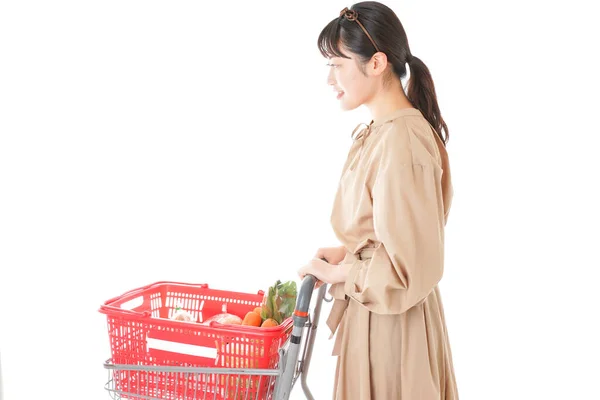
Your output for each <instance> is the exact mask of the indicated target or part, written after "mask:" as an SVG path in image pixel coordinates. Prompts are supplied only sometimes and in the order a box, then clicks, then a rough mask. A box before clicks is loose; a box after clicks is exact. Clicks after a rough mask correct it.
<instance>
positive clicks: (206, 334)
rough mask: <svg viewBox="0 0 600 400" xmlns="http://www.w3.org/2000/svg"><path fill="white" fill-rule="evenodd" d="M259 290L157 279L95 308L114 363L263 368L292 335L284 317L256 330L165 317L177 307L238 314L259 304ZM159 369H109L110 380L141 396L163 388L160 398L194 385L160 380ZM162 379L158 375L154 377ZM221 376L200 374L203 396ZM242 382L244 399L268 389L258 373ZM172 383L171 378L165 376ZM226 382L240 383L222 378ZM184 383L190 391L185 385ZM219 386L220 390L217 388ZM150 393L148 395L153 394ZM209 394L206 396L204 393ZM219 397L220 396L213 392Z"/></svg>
mask: <svg viewBox="0 0 600 400" xmlns="http://www.w3.org/2000/svg"><path fill="white" fill-rule="evenodd" d="M263 297H264V292H263V291H262V290H261V291H258V293H257V294H250V293H238V292H230V291H225V290H215V289H210V288H209V287H208V285H207V284H188V283H178V282H156V283H153V284H150V285H148V286H144V287H140V288H137V289H134V290H131V291H129V292H127V293H125V294H123V295H121V296H118V297H115V298H113V299H110V300H108V301H106V302H105V303H104V304H103V305H102V306H101V307H100V310H99V311H100V312H101V313H103V314H106V316H107V322H108V336H109V339H110V347H111V358H112V362H113V363H114V364H129V365H138V366H184V367H212V368H215V367H216V368H223V371H224V372H223V374H224V375H227V373H226V370H227V369H231V368H261V369H263V368H266V369H274V368H277V366H278V361H279V353H278V351H279V349H280V348H281V347H282V346H283V345H284V344H285V342H286V341H287V339H288V338H289V335H290V333H291V329H292V325H293V319H292V318H291V317H290V318H288V319H286V320H285V321H283V322H282V323H281V324H280V325H279V326H276V327H272V328H260V327H252V326H242V325H224V324H220V323H218V322H212V323H211V324H210V325H202V324H200V323H198V322H184V321H176V320H172V319H170V317H171V316H172V315H173V314H174V312H175V311H176V309H177V308H180V309H183V310H185V311H187V312H189V313H190V314H191V315H192V316H193V317H194V318H195V319H196V320H197V321H200V322H201V321H205V320H206V319H208V318H210V317H211V316H213V315H216V314H219V313H221V312H222V311H223V306H224V305H225V307H226V309H227V312H228V313H231V314H235V315H237V316H239V317H240V318H244V316H245V315H246V313H247V312H248V311H251V310H253V309H254V308H255V307H258V306H260V305H261V304H262V301H263ZM164 375H165V374H163V375H161V373H160V372H150V373H149V372H148V371H137V372H135V371H134V372H131V371H130V372H129V373H127V374H126V375H122V376H121V375H119V374H116V375H115V376H114V377H113V379H115V385H116V386H117V387H118V388H119V390H121V391H123V392H125V393H131V394H138V395H142V396H148V395H150V393H148V390H149V389H148V388H152V387H161V388H166V389H165V390H166V391H167V392H168V393H162V394H161V395H162V396H164V398H171V397H173V398H185V397H184V393H192V392H194V391H196V390H197V385H198V382H197V381H196V382H189V381H186V382H183V381H182V382H177V381H176V382H164V381H162V380H161V379H163V380H164V379H165V378H164ZM161 376H163V378H161ZM223 379H224V376H221V378H220V380H216V379H214V377H213V378H212V379H203V381H202V382H200V383H201V384H202V385H203V386H204V389H203V390H205V391H206V392H207V393H215V392H221V391H222V389H223V381H222V380H223ZM244 379H245V380H246V382H245V383H244V385H243V387H244V388H245V390H246V391H250V392H251V393H252V394H249V396H248V397H249V398H256V394H257V393H256V392H257V391H258V392H259V396H258V397H262V396H261V395H260V393H262V392H265V393H266V392H267V391H268V390H271V391H272V387H271V388H269V387H267V386H272V385H273V384H274V382H268V381H267V380H265V379H264V377H263V378H262V380H260V381H259V377H254V376H253V377H251V378H244ZM170 380H172V379H170ZM227 382H230V384H231V385H232V386H235V385H236V384H239V382H236V381H235V380H234V379H226V382H225V384H226V385H227V384H228V383H227ZM191 385H195V386H196V389H195V390H192V388H191V387H188V386H191ZM217 386H219V388H217ZM152 395H154V394H152ZM211 398H212V397H211ZM219 398H221V396H219Z"/></svg>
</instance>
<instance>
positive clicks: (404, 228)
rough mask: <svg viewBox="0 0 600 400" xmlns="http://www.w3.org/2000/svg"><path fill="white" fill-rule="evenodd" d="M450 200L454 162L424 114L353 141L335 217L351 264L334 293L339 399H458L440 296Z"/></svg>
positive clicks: (401, 116)
mask: <svg viewBox="0 0 600 400" xmlns="http://www.w3.org/2000/svg"><path fill="white" fill-rule="evenodd" d="M359 127H360V125H359ZM357 128H358V127H357ZM354 133H356V130H355V132H353V134H354ZM452 194H453V191H452V183H451V178H450V169H449V164H448V155H447V153H446V150H445V148H444V145H443V143H442V141H441V140H440V139H439V137H438V136H437V135H436V133H435V131H434V130H433V128H432V127H431V125H430V124H429V123H428V122H427V120H426V119H425V118H424V117H423V115H422V114H421V112H420V111H419V110H417V109H415V108H404V109H400V110H397V111H395V112H393V113H391V114H390V115H387V116H385V117H383V118H378V119H376V120H374V121H371V123H370V125H368V126H366V127H365V128H364V129H363V130H362V131H360V133H359V134H358V135H357V136H356V137H354V142H353V144H352V147H351V148H350V151H349V154H348V159H347V160H346V163H345V165H344V168H343V170H342V175H341V178H340V182H339V187H338V191H337V194H336V197H335V201H334V205H333V211H332V214H331V223H332V226H333V229H334V231H335V234H336V236H337V238H338V239H339V240H340V241H341V242H342V244H343V245H344V246H345V247H346V249H347V250H348V251H347V253H346V257H345V258H344V260H343V261H342V263H351V264H352V268H351V270H350V274H349V276H348V279H347V280H346V282H345V283H339V284H336V285H332V287H331V288H330V293H331V295H332V296H333V297H334V298H335V302H334V305H333V307H332V310H331V314H330V315H329V318H328V320H327V324H328V326H329V327H330V329H331V331H332V337H333V335H334V334H335V336H336V340H335V345H334V352H333V354H334V355H337V356H339V357H338V360H337V368H336V377H335V384H334V399H336V400H354V399H356V400H391V399H394V400H396V399H398V400H456V399H458V392H457V388H456V381H455V377H454V367H453V364H452V355H451V351H450V345H449V341H448V333H447V331H446V323H445V319H444V310H443V306H442V300H441V297H440V292H439V289H438V282H439V281H440V279H441V278H442V274H443V270H444V228H445V225H446V221H447V218H448V212H449V209H450V204H451V200H452ZM336 331H337V332H336Z"/></svg>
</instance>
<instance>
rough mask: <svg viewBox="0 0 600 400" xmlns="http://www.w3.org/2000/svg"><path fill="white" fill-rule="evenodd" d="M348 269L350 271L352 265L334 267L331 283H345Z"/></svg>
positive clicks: (348, 273)
mask: <svg viewBox="0 0 600 400" xmlns="http://www.w3.org/2000/svg"><path fill="white" fill-rule="evenodd" d="M350 269H352V264H350V263H342V264H339V265H337V266H335V267H334V276H333V279H332V281H333V282H332V283H342V282H346V279H348V275H350Z"/></svg>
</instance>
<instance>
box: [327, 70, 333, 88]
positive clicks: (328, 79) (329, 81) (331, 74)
mask: <svg viewBox="0 0 600 400" xmlns="http://www.w3.org/2000/svg"><path fill="white" fill-rule="evenodd" d="M327 84H328V85H331V86H333V85H335V79H333V71H332V70H330V71H329V73H328V74H327Z"/></svg>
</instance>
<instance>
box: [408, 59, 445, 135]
mask: <svg viewBox="0 0 600 400" xmlns="http://www.w3.org/2000/svg"><path fill="white" fill-rule="evenodd" d="M407 63H408V66H409V67H410V79H409V80H408V90H407V97H408V100H409V101H410V102H411V103H412V104H413V106H414V107H415V108H417V109H418V110H419V111H421V114H423V116H424V117H425V119H427V121H429V123H430V124H431V126H433V128H434V129H435V131H436V133H437V135H438V136H439V137H440V139H442V142H443V143H444V145H446V144H447V143H448V140H449V139H450V135H449V132H448V127H447V126H446V123H445V122H444V120H443V118H442V116H441V113H440V108H439V106H438V102H437V96H436V94H435V86H434V84H433V78H432V77H431V73H430V72H429V68H427V66H426V65H425V63H424V62H423V61H421V59H420V58H418V57H415V56H413V55H410V54H409V55H408V56H407ZM442 130H444V131H445V132H446V135H445V136H443V135H442Z"/></svg>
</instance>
